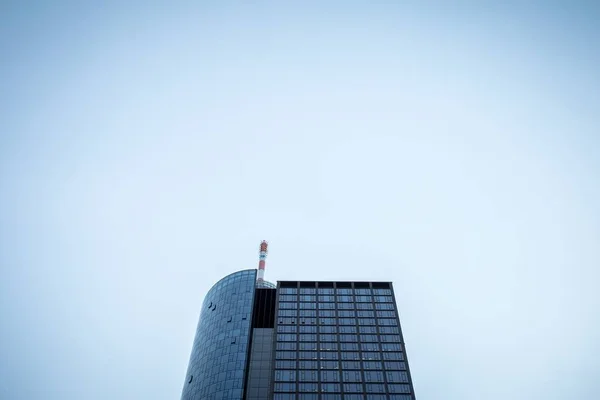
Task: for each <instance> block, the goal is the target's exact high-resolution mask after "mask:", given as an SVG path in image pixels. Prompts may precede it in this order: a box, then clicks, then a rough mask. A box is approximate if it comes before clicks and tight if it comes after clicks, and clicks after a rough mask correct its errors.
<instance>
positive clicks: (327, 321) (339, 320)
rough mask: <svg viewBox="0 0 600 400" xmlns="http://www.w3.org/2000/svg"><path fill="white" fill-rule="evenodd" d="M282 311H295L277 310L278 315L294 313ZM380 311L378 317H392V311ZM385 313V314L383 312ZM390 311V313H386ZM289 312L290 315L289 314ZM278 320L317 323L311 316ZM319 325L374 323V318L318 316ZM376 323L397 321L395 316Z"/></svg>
mask: <svg viewBox="0 0 600 400" xmlns="http://www.w3.org/2000/svg"><path fill="white" fill-rule="evenodd" d="M283 311H294V312H295V311H296V310H280V311H279V316H280V317H295V316H296V315H294V314H291V313H285V312H283ZM377 313H378V314H379V313H382V314H381V315H378V316H379V317H380V318H390V317H394V312H393V311H378V312H377ZM383 313H386V314H383ZM387 313H390V314H387ZM290 314H291V315H290ZM278 322H279V323H280V324H285V323H290V324H296V323H299V324H300V325H316V324H317V319H316V318H311V317H306V318H300V319H297V318H291V319H288V320H284V319H283V318H279V319H278ZM318 322H319V325H356V323H357V322H358V325H375V318H358V320H357V319H356V318H337V319H336V318H329V317H326V318H319V321H318ZM377 325H383V326H397V325H398V322H397V321H396V319H395V318H393V319H379V320H377Z"/></svg>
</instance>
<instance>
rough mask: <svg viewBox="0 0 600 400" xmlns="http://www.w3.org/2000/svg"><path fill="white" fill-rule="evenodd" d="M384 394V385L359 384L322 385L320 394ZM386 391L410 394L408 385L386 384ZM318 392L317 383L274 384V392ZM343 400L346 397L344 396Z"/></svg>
mask: <svg viewBox="0 0 600 400" xmlns="http://www.w3.org/2000/svg"><path fill="white" fill-rule="evenodd" d="M342 389H343V391H344V393H363V392H366V393H386V390H385V389H386V385H384V384H382V383H367V384H365V385H364V389H363V385H362V384H360V383H344V384H343V385H340V384H336V383H322V384H321V390H320V392H321V393H340V392H341V391H342ZM387 390H388V392H389V393H410V386H409V385H408V384H387ZM296 391H298V392H318V391H319V384H317V383H298V384H296V383H291V382H278V383H275V392H296ZM344 398H345V399H347V398H348V396H344Z"/></svg>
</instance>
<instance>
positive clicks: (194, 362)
mask: <svg viewBox="0 0 600 400" xmlns="http://www.w3.org/2000/svg"><path fill="white" fill-rule="evenodd" d="M255 285H256V270H254V269H252V270H244V271H239V272H235V273H233V274H231V275H228V276H226V277H225V278H223V279H221V280H220V281H219V282H217V283H216V284H215V285H214V286H213V287H212V288H211V289H210V290H209V292H208V293H207V295H206V297H205V299H204V303H203V304H202V311H201V312H200V320H199V322H198V328H197V329H196V337H195V339H194V345H193V347H192V354H191V356H190V362H189V366H188V370H187V375H186V380H185V383H184V387H183V393H182V396H181V398H182V399H183V400H197V399H202V400H226V399H227V400H230V399H231V400H233V399H235V400H240V399H242V396H243V393H244V379H245V377H244V373H245V368H246V361H247V357H248V345H249V341H250V320H251V316H252V305H253V301H254V291H255Z"/></svg>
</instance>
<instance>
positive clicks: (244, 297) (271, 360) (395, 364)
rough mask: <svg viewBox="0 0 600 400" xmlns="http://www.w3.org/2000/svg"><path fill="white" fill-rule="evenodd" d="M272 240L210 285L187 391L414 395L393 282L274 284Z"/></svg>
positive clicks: (251, 399) (288, 397) (199, 396)
mask: <svg viewBox="0 0 600 400" xmlns="http://www.w3.org/2000/svg"><path fill="white" fill-rule="evenodd" d="M266 250H267V247H266V242H263V243H262V244H261V262H260V265H259V269H258V271H257V270H254V269H250V270H243V271H239V272H235V273H233V274H231V275H228V276H226V277H225V278H223V279H221V280H220V281H219V282H217V283H216V284H215V285H214V286H213V287H212V288H211V289H210V290H209V292H208V294H207V295H206V297H205V299H204V303H203V305H202V311H201V313H200V321H199V323H198V328H197V330H196V337H195V339H194V345H193V348H192V354H191V357H190V362H189V366H188V371H187V375H186V378H185V383H184V387H183V393H182V399H183V400H226V399H227V400H229V399H232V400H233V399H235V400H242V399H244V400H267V399H274V400H384V399H385V400H414V399H415V395H414V391H413V385H412V380H411V375H410V370H409V368H408V361H407V359H406V352H405V348H404V339H403V337H402V330H401V328H400V321H399V318H398V311H397V309H396V301H395V297H394V290H393V287H392V283H391V282H348V281H327V282H322V281H279V282H278V283H277V285H273V284H271V283H269V282H267V281H265V280H264V258H265V257H266ZM261 271H262V272H261ZM257 278H258V279H257Z"/></svg>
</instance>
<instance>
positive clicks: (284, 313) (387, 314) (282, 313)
mask: <svg viewBox="0 0 600 400" xmlns="http://www.w3.org/2000/svg"><path fill="white" fill-rule="evenodd" d="M302 311H303V310H300V312H301V313H300V314H301V315H300V317H301V318H315V317H316V313H309V312H307V313H302ZM304 311H309V310H304ZM341 312H342V311H338V314H339V313H341ZM358 313H360V311H358ZM363 313H367V311H363ZM319 314H320V320H319V323H320V324H325V325H334V324H335V319H334V318H333V317H335V314H333V313H330V314H329V315H331V317H323V314H324V313H323V312H322V311H321V312H320V313H319ZM349 315H352V314H349ZM367 315H372V314H359V315H358V316H359V317H361V318H362V317H367ZM375 315H376V316H377V317H378V318H395V317H396V313H395V312H394V311H376V312H375ZM281 317H298V310H281V309H280V310H279V318H281ZM328 318H329V319H328ZM338 318H339V319H341V318H352V317H339V316H338ZM321 321H332V322H331V323H324V322H321ZM299 322H300V323H302V321H299ZM304 322H305V323H307V322H306V321H304ZM355 324H356V319H352V320H348V319H345V320H343V321H340V325H355ZM361 325H362V324H361Z"/></svg>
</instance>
